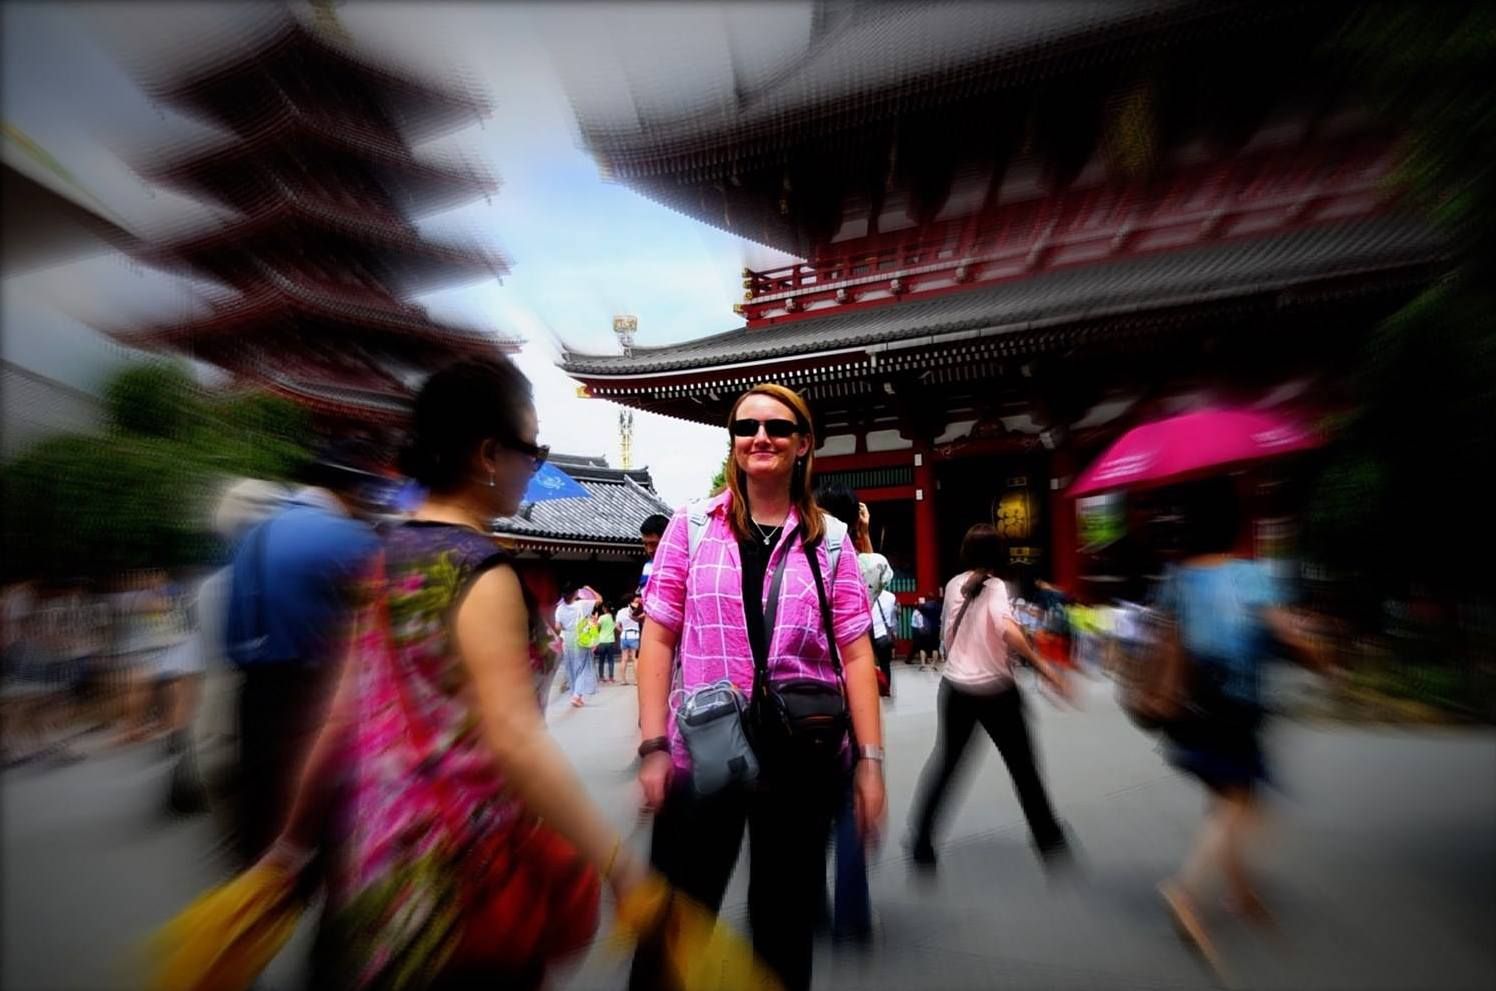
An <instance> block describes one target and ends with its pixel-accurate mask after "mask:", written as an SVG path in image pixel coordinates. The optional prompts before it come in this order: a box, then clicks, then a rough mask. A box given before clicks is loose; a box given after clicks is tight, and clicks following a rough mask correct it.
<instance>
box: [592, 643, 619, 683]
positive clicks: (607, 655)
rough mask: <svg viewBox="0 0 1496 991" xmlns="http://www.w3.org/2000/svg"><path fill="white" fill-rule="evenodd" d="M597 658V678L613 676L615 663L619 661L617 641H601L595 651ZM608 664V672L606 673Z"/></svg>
mask: <svg viewBox="0 0 1496 991" xmlns="http://www.w3.org/2000/svg"><path fill="white" fill-rule="evenodd" d="M594 656H595V657H596V658H597V680H598V681H602V680H603V679H604V678H612V677H613V665H614V664H616V663H617V662H618V645H617V644H616V643H600V644H598V645H597V648H596V650H595V652H594ZM605 665H606V671H607V673H606V674H604V666H605Z"/></svg>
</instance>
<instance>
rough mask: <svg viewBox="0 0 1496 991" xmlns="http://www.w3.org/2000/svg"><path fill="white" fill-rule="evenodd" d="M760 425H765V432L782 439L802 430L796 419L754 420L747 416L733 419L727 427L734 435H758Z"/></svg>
mask: <svg viewBox="0 0 1496 991" xmlns="http://www.w3.org/2000/svg"><path fill="white" fill-rule="evenodd" d="M759 427H763V428H764V433H766V434H768V435H769V436H770V437H778V438H780V439H781V440H782V439H784V438H785V437H791V436H794V435H795V434H797V433H799V432H800V425H799V424H798V423H796V422H795V421H794V420H752V419H748V418H747V417H744V418H743V419H741V420H734V421H732V424H731V425H730V426H728V428H727V429H728V430H729V431H731V432H732V435H733V436H734V437H757V436H758V428H759Z"/></svg>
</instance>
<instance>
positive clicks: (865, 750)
mask: <svg viewBox="0 0 1496 991" xmlns="http://www.w3.org/2000/svg"><path fill="white" fill-rule="evenodd" d="M857 756H858V757H861V758H862V759H863V760H875V761H877V762H878V763H880V764H881V763H883V748H882V747H880V746H878V745H877V744H876V743H864V744H863V745H862V746H860V747H858V748H857Z"/></svg>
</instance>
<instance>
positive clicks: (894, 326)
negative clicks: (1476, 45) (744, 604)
mask: <svg viewBox="0 0 1496 991" xmlns="http://www.w3.org/2000/svg"><path fill="white" fill-rule="evenodd" d="M1443 253H1444V247H1443V244H1442V242H1441V241H1440V240H1439V239H1438V237H1437V236H1436V235H1435V234H1434V232H1433V231H1432V230H1430V228H1429V227H1428V225H1427V224H1426V223H1425V222H1423V221H1422V220H1419V219H1416V218H1412V217H1405V216H1389V217H1381V218H1376V219H1370V220H1361V221H1356V222H1353V223H1344V224H1332V225H1325V226H1321V227H1316V228H1309V229H1305V230H1300V231H1297V232H1294V233H1290V234H1283V235H1279V236H1276V237H1271V238H1251V239H1241V240H1237V241H1227V242H1224V243H1219V244H1215V245H1212V246H1209V247H1204V248H1197V249H1192V250H1182V251H1172V252H1161V253H1157V254H1153V255H1144V256H1141V257H1135V258H1131V259H1128V260H1125V261H1118V262H1113V263H1109V264H1104V265H1092V266H1087V267H1081V268H1072V269H1065V270H1060V271H1054V272H1048V273H1043V274H1040V275H1037V276H1033V277H1030V278H1019V279H1015V280H1012V281H1009V282H1004V283H1000V284H998V285H996V286H992V287H990V288H986V287H984V288H978V289H962V290H957V291H953V292H950V293H948V294H946V295H941V296H937V297H935V298H925V299H921V300H918V301H910V302H905V303H898V302H894V303H889V302H883V303H879V304H876V305H871V306H869V307H867V308H865V309H858V310H853V311H851V312H845V313H837V312H835V311H833V313H832V314H831V315H827V316H823V317H810V316H807V317H805V318H803V319H800V320H796V321H792V322H786V323H782V324H778V325H775V326H771V327H768V328H765V329H762V330H749V329H748V328H747V327H746V326H743V327H737V328H734V329H732V330H729V331H726V332H724V333H720V334H715V335H712V336H708V337H701V338H698V339H696V340H691V341H686V342H683V343H680V344H673V345H666V346H662V347H635V348H634V349H633V352H632V354H630V355H628V356H624V355H620V354H611V355H596V354H586V353H582V352H576V351H570V350H568V351H567V352H565V353H564V354H563V356H562V361H561V363H560V364H561V367H562V368H563V369H564V370H565V371H567V372H568V373H570V374H571V375H574V376H577V377H579V378H583V379H588V380H591V379H594V378H596V379H604V380H605V379H608V378H615V377H616V378H618V379H621V380H625V382H626V381H627V380H628V379H630V378H633V377H646V376H653V375H661V374H664V373H670V372H680V373H689V372H692V371H699V370H707V369H717V368H723V367H725V366H732V365H736V364H740V363H767V362H772V361H774V360H775V359H781V360H782V359H799V358H809V357H812V356H817V355H826V356H830V355H834V354H835V353H836V352H838V351H843V350H845V351H855V352H858V354H857V356H858V357H859V358H860V357H861V352H862V350H863V349H873V350H876V349H877V347H878V346H880V345H893V344H905V345H909V346H923V345H935V346H938V345H940V344H941V343H942V339H949V340H950V341H952V342H954V341H956V340H958V339H964V338H967V337H973V336H989V335H1007V334H1021V333H1023V332H1034V333H1042V331H1043V328H1045V327H1048V326H1054V325H1061V324H1064V323H1066V322H1069V321H1075V320H1080V319H1094V318H1096V317H1103V316H1106V315H1108V314H1117V315H1122V314H1129V313H1136V312H1138V311H1140V310H1149V309H1159V310H1162V309H1165V308H1168V307H1170V306H1176V305H1187V304H1190V303H1196V302H1206V301H1219V300H1222V299H1229V298H1231V297H1233V296H1247V295H1254V294H1260V293H1262V292H1264V291H1268V290H1272V289H1287V288H1291V287H1295V286H1302V285H1308V284H1314V283H1318V282H1322V281H1324V280H1329V279H1336V278H1340V277H1345V276H1367V275H1375V274H1376V273H1378V272H1390V271H1394V270H1397V269H1400V268H1405V267H1408V266H1416V265H1419V264H1423V263H1427V262H1430V261H1433V260H1436V259H1438V258H1440V257H1442V256H1443ZM621 384H623V383H621ZM639 384H640V385H643V384H645V383H639Z"/></svg>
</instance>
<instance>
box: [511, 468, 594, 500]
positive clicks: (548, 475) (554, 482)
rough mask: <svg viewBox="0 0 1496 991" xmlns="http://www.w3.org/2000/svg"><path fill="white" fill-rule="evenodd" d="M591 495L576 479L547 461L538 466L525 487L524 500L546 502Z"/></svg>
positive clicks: (583, 497)
mask: <svg viewBox="0 0 1496 991" xmlns="http://www.w3.org/2000/svg"><path fill="white" fill-rule="evenodd" d="M590 498H592V496H591V495H590V494H589V493H588V492H587V490H586V489H584V488H582V486H581V485H580V484H578V483H577V480H576V479H574V478H572V477H571V476H570V475H568V474H567V473H566V472H564V471H562V470H561V469H560V468H557V467H556V466H555V465H553V464H551V463H550V462H549V461H547V462H546V463H545V464H543V465H541V466H540V470H539V471H537V472H536V473H535V477H534V478H531V479H530V484H529V486H528V487H527V488H526V489H525V497H524V500H523V501H525V502H547V501H549V500H551V499H590Z"/></svg>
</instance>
